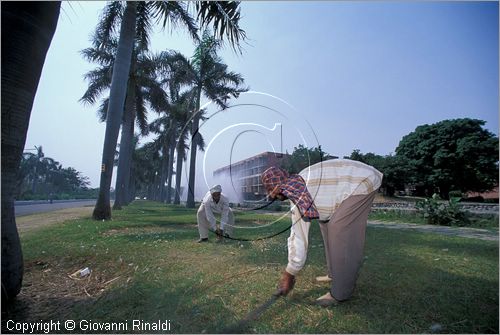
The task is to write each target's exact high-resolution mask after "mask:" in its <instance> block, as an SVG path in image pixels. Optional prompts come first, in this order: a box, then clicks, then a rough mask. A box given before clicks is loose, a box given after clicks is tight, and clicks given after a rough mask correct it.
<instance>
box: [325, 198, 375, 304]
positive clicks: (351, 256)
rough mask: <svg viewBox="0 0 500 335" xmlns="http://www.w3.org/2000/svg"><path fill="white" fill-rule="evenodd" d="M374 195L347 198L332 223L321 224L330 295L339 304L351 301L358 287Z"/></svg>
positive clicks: (333, 216)
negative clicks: (355, 288) (329, 280)
mask: <svg viewBox="0 0 500 335" xmlns="http://www.w3.org/2000/svg"><path fill="white" fill-rule="evenodd" d="M375 193H376V191H374V192H372V193H370V194H368V195H354V196H351V197H349V198H347V199H346V200H344V201H343V202H342V204H341V205H340V206H339V208H338V209H337V210H336V211H335V213H333V215H332V217H331V218H330V221H328V222H326V223H320V228H321V234H322V235H323V243H324V245H325V255H326V263H327V266H328V272H329V275H330V277H331V278H333V280H332V287H331V291H330V293H331V294H332V296H333V297H334V298H335V299H337V300H338V301H342V300H346V299H349V298H350V297H351V295H352V293H353V291H354V287H355V286H356V280H357V279H358V273H359V269H360V268H361V265H362V263H363V249H364V246H365V232H366V223H367V220H368V214H369V213H370V209H371V205H372V202H373V198H374V197H375Z"/></svg>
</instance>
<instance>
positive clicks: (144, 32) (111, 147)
mask: <svg viewBox="0 0 500 335" xmlns="http://www.w3.org/2000/svg"><path fill="white" fill-rule="evenodd" d="M123 6H124V4H123V3H121V2H112V3H110V4H108V5H107V7H106V8H105V10H104V13H103V19H102V21H101V22H100V24H99V25H98V27H97V30H96V35H98V36H100V37H101V40H102V41H103V44H105V43H106V42H107V41H109V40H111V39H112V37H113V36H112V34H113V31H114V29H115V28H116V26H117V25H118V22H119V19H120V17H122V20H121V27H120V35H119V41H118V51H117V54H116V59H115V62H114V65H113V75H112V81H111V89H110V97H109V103H108V106H107V108H108V109H107V110H108V111H107V117H106V133H105V137H104V148H103V154H102V167H101V179H100V187H99V196H98V199H97V203H96V206H95V208H94V212H93V214H92V216H93V218H94V219H96V220H101V219H105V220H108V219H110V218H111V207H110V194H109V191H110V186H111V178H112V173H113V155H114V151H115V148H116V144H117V141H118V133H119V130H120V124H121V118H122V115H123V107H124V104H125V96H126V92H127V86H128V84H127V78H128V76H129V73H130V68H131V67H130V65H131V61H132V53H133V48H134V39H135V36H136V30H137V35H138V37H139V40H140V41H141V42H142V45H141V49H147V48H148V44H149V37H148V35H149V33H150V28H151V19H152V18H153V17H156V18H157V19H159V18H160V17H163V18H164V25H165V24H166V20H167V19H170V20H171V21H172V22H173V23H176V22H178V21H182V22H183V23H185V24H186V25H187V26H188V28H189V29H190V31H191V32H192V33H193V34H195V31H196V28H195V26H194V23H193V21H192V19H191V17H190V16H188V15H187V13H186V11H185V9H184V8H183V6H181V4H179V3H175V2H164V1H161V2H160V1H158V2H140V3H137V2H134V1H130V2H126V5H125V9H123ZM122 13H123V14H122ZM120 179H122V178H120Z"/></svg>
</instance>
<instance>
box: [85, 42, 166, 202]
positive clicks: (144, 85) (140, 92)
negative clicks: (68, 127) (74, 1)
mask: <svg viewBox="0 0 500 335" xmlns="http://www.w3.org/2000/svg"><path fill="white" fill-rule="evenodd" d="M93 44H94V47H91V48H87V49H85V50H83V51H82V55H83V56H84V57H85V58H86V59H87V60H89V61H93V62H97V63H98V64H99V67H98V68H97V69H96V70H93V71H90V72H88V73H87V74H86V75H85V78H87V79H88V80H89V81H90V84H89V88H88V89H87V91H86V92H85V94H84V95H83V97H82V98H81V99H80V101H83V102H84V103H88V104H94V103H96V102H97V99H98V97H99V96H101V95H102V94H103V92H104V91H105V90H107V89H109V87H110V84H111V72H112V69H113V64H114V54H115V53H116V47H117V44H118V43H117V41H116V39H111V40H110V41H109V43H108V44H107V45H106V46H104V47H101V48H97V47H96V45H101V44H102V43H101V41H100V37H99V36H97V37H96V38H94V41H93ZM141 45H142V43H140V41H136V47H135V48H134V51H133V55H132V66H131V71H130V74H129V77H128V87H127V96H126V99H125V111H124V115H123V121H122V135H121V142H120V155H119V162H118V169H117V178H116V187H115V202H114V205H113V209H121V206H122V205H126V204H128V203H129V200H128V198H129V197H128V186H129V181H130V162H131V160H132V152H133V147H132V142H133V137H134V124H135V121H137V125H138V126H139V129H140V131H141V135H143V136H144V135H147V133H148V126H147V108H146V103H147V104H149V106H150V107H151V108H152V109H153V110H155V111H156V112H157V113H160V112H161V111H163V110H165V109H166V108H167V95H166V94H165V92H164V91H163V89H162V87H161V86H162V83H160V82H159V81H157V80H156V76H157V72H158V71H160V70H164V67H165V61H164V60H163V59H162V54H158V55H150V54H149V53H147V52H146V50H143V49H142V50H140V49H139V48H140V47H141ZM108 102H109V98H106V99H103V101H102V103H101V107H100V108H99V110H98V114H99V117H100V119H101V121H104V120H105V119H106V115H107V109H106V107H107V104H108Z"/></svg>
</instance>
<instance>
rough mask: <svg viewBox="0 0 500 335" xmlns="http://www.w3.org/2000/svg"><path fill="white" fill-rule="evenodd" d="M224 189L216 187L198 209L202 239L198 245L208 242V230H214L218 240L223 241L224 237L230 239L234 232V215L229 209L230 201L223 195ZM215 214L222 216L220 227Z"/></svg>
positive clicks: (208, 193)
mask: <svg viewBox="0 0 500 335" xmlns="http://www.w3.org/2000/svg"><path fill="white" fill-rule="evenodd" d="M221 192H222V187H221V186H220V185H215V186H214V187H212V188H211V189H210V191H208V192H207V194H205V196H204V197H203V200H202V202H201V206H200V208H199V209H198V213H197V219H198V232H199V233H200V239H199V240H198V243H201V242H207V241H208V230H209V228H210V229H212V231H214V232H215V233H216V234H217V239H218V240H222V239H223V238H224V236H226V237H230V236H231V235H232V231H233V229H232V228H233V225H234V215H233V211H232V210H231V208H229V200H228V199H227V197H226V196H225V195H224V194H222V193H221ZM214 214H220V227H217V220H216V218H215V215H214Z"/></svg>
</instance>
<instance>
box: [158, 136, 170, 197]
mask: <svg viewBox="0 0 500 335" xmlns="http://www.w3.org/2000/svg"><path fill="white" fill-rule="evenodd" d="M168 146H169V143H166V144H165V146H164V147H163V148H162V154H163V155H162V156H163V157H162V160H161V170H160V180H159V190H160V192H159V200H160V201H161V202H164V201H165V181H166V180H167V174H168V160H169V155H168Z"/></svg>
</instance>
